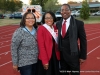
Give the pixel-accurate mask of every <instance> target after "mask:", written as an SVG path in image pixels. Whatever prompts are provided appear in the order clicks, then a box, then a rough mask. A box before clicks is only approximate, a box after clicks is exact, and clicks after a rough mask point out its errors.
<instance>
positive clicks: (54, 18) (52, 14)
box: [41, 11, 56, 24]
mask: <svg viewBox="0 0 100 75" xmlns="http://www.w3.org/2000/svg"><path fill="white" fill-rule="evenodd" d="M48 13H49V14H50V15H51V16H52V17H53V22H56V16H55V14H54V13H53V12H52V11H48V12H46V13H44V15H43V17H42V21H41V22H42V23H43V24H44V23H45V15H46V14H48Z"/></svg>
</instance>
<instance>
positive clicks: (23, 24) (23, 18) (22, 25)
mask: <svg viewBox="0 0 100 75" xmlns="http://www.w3.org/2000/svg"><path fill="white" fill-rule="evenodd" d="M28 14H32V15H33V16H34V18H35V23H34V24H33V26H34V28H37V23H36V17H35V15H34V14H33V13H31V12H26V13H25V14H24V15H23V16H22V19H21V22H20V27H25V19H26V16H27V15H28Z"/></svg>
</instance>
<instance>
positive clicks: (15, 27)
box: [0, 27, 17, 31]
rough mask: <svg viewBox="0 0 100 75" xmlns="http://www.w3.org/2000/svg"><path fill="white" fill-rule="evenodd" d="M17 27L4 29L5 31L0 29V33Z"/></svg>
mask: <svg viewBox="0 0 100 75" xmlns="http://www.w3.org/2000/svg"><path fill="white" fill-rule="evenodd" d="M16 28H17V27H10V28H6V29H0V31H7V30H11V29H16Z"/></svg>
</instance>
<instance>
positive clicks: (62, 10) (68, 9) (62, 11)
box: [61, 9, 70, 12]
mask: <svg viewBox="0 0 100 75" xmlns="http://www.w3.org/2000/svg"><path fill="white" fill-rule="evenodd" d="M69 10H70V9H61V11H62V12H64V11H69Z"/></svg>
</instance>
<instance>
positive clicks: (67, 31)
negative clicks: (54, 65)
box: [56, 4, 87, 75]
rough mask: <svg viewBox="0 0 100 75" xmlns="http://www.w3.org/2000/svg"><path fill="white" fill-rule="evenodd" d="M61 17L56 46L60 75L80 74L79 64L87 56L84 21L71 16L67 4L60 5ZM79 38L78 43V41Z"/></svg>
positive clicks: (58, 24)
mask: <svg viewBox="0 0 100 75" xmlns="http://www.w3.org/2000/svg"><path fill="white" fill-rule="evenodd" d="M61 15H62V19H61V20H60V21H58V22H57V23H56V25H57V28H58V47H59V50H60V53H61V60H60V65H61V70H60V72H61V75H80V64H82V63H83V62H84V61H85V60H86V57H87V40H86V33H85V29H84V23H83V22H82V21H79V20H77V19H75V18H74V17H73V16H71V8H70V5H68V4H63V5H62V6H61ZM78 40H79V43H78Z"/></svg>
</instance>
